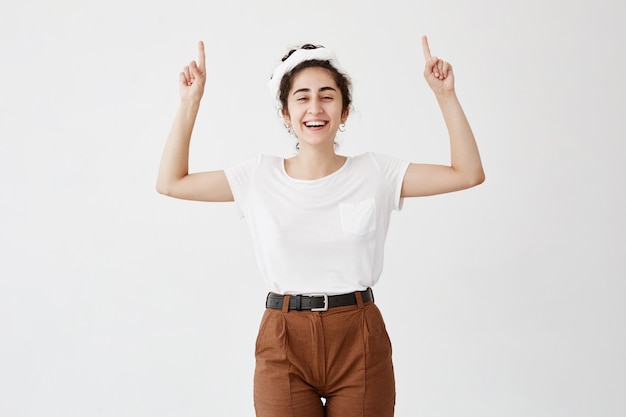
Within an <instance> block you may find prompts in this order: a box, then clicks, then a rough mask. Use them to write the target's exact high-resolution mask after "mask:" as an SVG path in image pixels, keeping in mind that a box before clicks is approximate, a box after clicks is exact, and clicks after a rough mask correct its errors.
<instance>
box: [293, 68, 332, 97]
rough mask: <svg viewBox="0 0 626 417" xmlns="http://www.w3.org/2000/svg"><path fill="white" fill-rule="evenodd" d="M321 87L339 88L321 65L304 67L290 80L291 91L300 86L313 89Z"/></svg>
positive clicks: (329, 73)
mask: <svg viewBox="0 0 626 417" xmlns="http://www.w3.org/2000/svg"><path fill="white" fill-rule="evenodd" d="M322 87H333V88H335V89H339V88H338V87H337V83H336V82H335V78H334V77H333V76H332V74H331V72H330V71H328V70H327V69H326V68H321V67H312V68H305V69H303V70H302V71H300V72H299V73H297V74H296V75H295V76H294V77H293V80H292V82H291V90H292V91H293V90H299V89H301V88H308V89H311V90H314V91H315V90H318V89H319V88H322Z"/></svg>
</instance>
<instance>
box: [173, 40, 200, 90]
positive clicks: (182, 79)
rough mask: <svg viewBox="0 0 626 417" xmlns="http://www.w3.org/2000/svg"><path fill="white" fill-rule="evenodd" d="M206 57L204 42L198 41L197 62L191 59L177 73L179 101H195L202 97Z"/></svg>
mask: <svg viewBox="0 0 626 417" xmlns="http://www.w3.org/2000/svg"><path fill="white" fill-rule="evenodd" d="M205 61H206V58H205V55H204V42H202V41H200V42H198V62H197V63H196V61H191V62H190V63H189V65H187V66H186V67H185V68H184V69H183V72H181V73H180V75H179V85H178V90H179V92H180V99H181V101H197V102H199V101H200V99H202V94H204V84H205V82H206V62H205Z"/></svg>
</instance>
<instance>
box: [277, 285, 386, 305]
mask: <svg viewBox="0 0 626 417" xmlns="http://www.w3.org/2000/svg"><path fill="white" fill-rule="evenodd" d="M357 293H358V294H360V296H361V299H362V300H363V302H364V303H367V302H368V301H374V293H373V292H372V289H371V288H368V289H366V290H364V291H356V292H351V293H348V294H340V295H327V294H298V295H281V294H275V293H273V292H271V293H269V294H268V295H267V300H266V302H265V307H266V308H273V309H277V310H284V308H283V306H284V304H285V298H288V299H289V308H288V310H297V311H301V310H310V311H327V310H328V309H329V308H333V307H344V306H351V305H356V304H358V302H357V296H356V294H357Z"/></svg>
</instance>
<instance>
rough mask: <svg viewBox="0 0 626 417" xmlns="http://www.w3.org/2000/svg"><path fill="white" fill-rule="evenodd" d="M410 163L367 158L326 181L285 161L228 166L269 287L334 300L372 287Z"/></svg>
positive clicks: (350, 159)
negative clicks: (299, 173) (299, 175)
mask: <svg viewBox="0 0 626 417" xmlns="http://www.w3.org/2000/svg"><path fill="white" fill-rule="evenodd" d="M408 165H409V164H408V162H405V161H402V160H399V159H396V158H392V157H388V156H384V155H380V154H374V153H366V154H362V155H359V156H354V157H348V159H347V160H346V162H345V164H344V165H343V166H342V167H341V168H340V169H339V170H337V171H336V172H334V173H332V174H330V175H328V176H326V177H324V178H320V179H316V180H299V179H294V178H291V177H289V176H288V175H287V173H286V172H285V164H284V160H283V158H279V157H275V156H265V155H261V156H258V157H257V158H254V159H252V160H249V161H246V162H243V163H241V164H238V165H236V166H234V167H231V168H229V169H226V170H225V172H226V177H227V178H228V182H229V184H230V187H231V190H232V192H233V195H234V197H235V202H236V204H237V207H238V208H239V210H240V213H241V215H242V217H245V218H246V220H247V222H248V225H249V227H250V231H251V233H252V240H253V244H254V248H255V251H256V257H257V261H258V264H259V267H260V269H261V274H262V276H263V278H264V279H265V282H266V284H267V286H268V288H269V290H270V291H272V292H275V293H279V294H311V293H327V294H331V295H332V294H343V293H348V292H352V291H357V290H364V289H366V288H367V287H371V286H373V285H374V284H375V283H376V282H377V281H378V278H379V277H380V273H381V271H382V267H383V256H384V246H385V238H386V236H387V229H388V226H389V220H390V217H391V212H392V211H393V210H400V209H401V208H402V199H401V198H400V192H401V188H402V181H403V179H404V174H405V172H406V169H407V167H408Z"/></svg>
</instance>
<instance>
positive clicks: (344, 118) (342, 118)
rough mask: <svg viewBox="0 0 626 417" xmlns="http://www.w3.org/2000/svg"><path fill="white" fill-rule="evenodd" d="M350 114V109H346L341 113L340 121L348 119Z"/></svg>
mask: <svg viewBox="0 0 626 417" xmlns="http://www.w3.org/2000/svg"><path fill="white" fill-rule="evenodd" d="M349 115H350V109H346V111H344V112H343V113H342V115H341V123H345V122H346V120H348V116H349Z"/></svg>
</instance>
